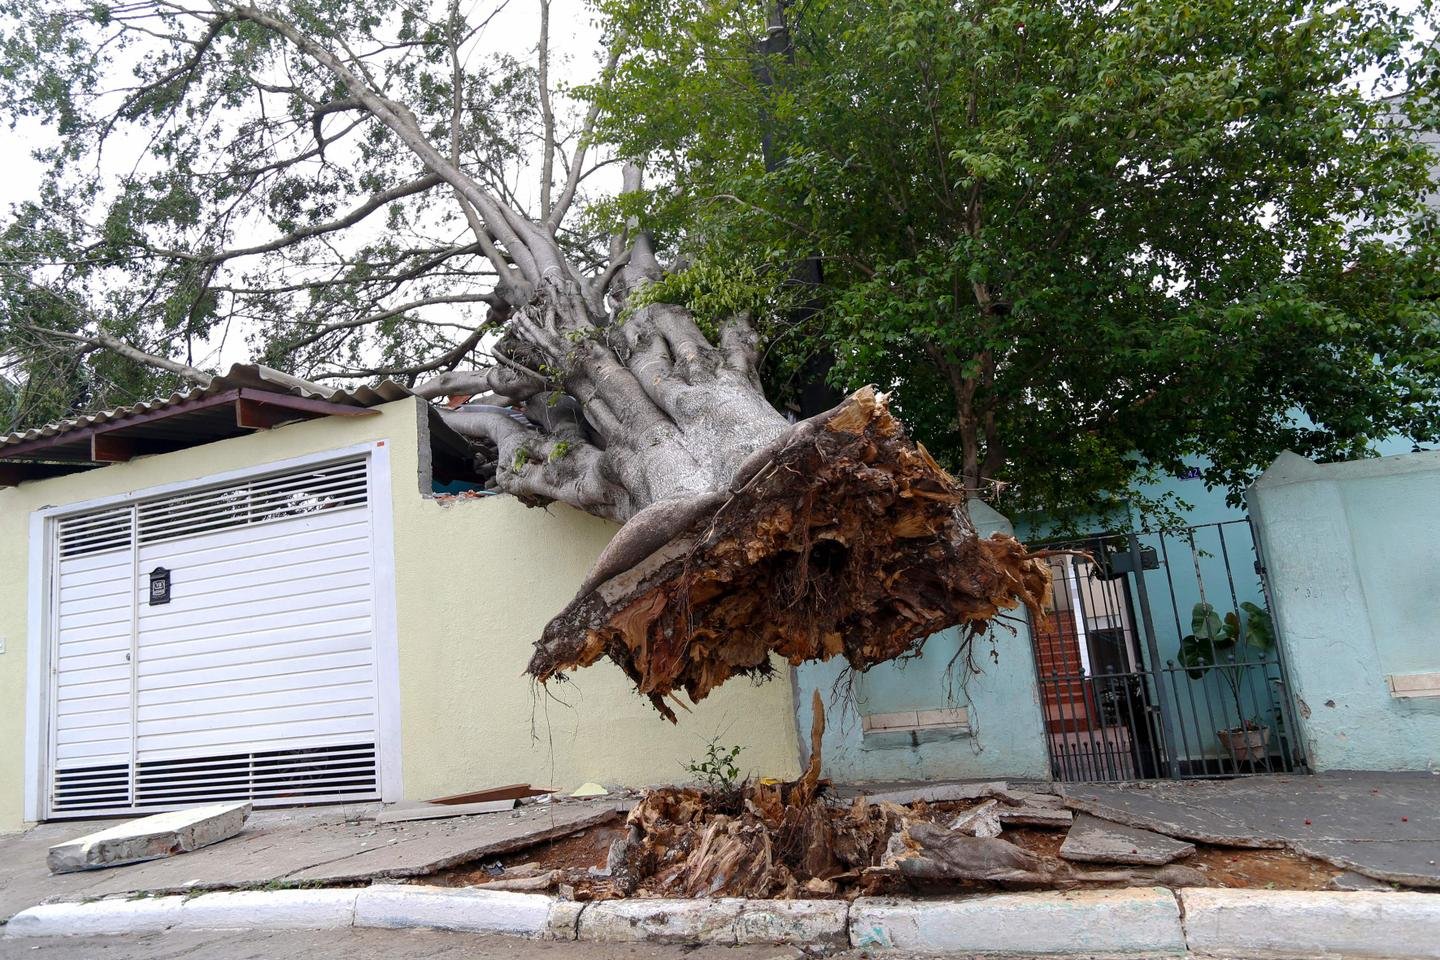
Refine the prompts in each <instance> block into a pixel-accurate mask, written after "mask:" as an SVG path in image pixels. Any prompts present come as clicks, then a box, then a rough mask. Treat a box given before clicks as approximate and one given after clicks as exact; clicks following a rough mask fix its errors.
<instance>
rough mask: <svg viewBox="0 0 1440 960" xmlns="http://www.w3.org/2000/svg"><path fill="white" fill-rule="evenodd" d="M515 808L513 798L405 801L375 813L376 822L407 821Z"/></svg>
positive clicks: (497, 811) (495, 811) (465, 815)
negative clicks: (440, 801) (463, 801)
mask: <svg viewBox="0 0 1440 960" xmlns="http://www.w3.org/2000/svg"><path fill="white" fill-rule="evenodd" d="M514 809H515V801H514V800H482V801H478V802H476V803H447V804H437V803H414V804H411V803H406V804H398V803H397V804H396V805H395V806H393V807H389V808H387V809H385V810H381V811H380V812H379V813H377V814H375V822H376V823H408V822H410V821H413V820H442V819H445V818H447V817H473V816H476V815H478V814H482V813H504V812H505V811H507V810H514Z"/></svg>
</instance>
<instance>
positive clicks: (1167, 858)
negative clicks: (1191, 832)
mask: <svg viewBox="0 0 1440 960" xmlns="http://www.w3.org/2000/svg"><path fill="white" fill-rule="evenodd" d="M1194 852H1195V845H1194V844H1193V843H1186V842H1184V841H1183V840H1174V839H1172V838H1170V837H1166V836H1162V835H1161V834H1158V833H1154V832H1152V831H1150V830H1141V829H1140V828H1138V827H1127V826H1125V825H1123V824H1119V823H1110V822H1109V821H1106V820H1101V819H1098V818H1097V817H1092V816H1090V815H1089V814H1085V813H1082V814H1080V815H1079V816H1078V817H1076V818H1075V823H1074V825H1073V826H1071V827H1070V832H1069V833H1068V834H1066V836H1065V842H1064V843H1062V844H1061V845H1060V856H1061V857H1062V858H1064V859H1066V860H1071V861H1075V862H1077V863H1122V864H1130V865H1135V866H1146V867H1159V866H1163V865H1165V864H1167V863H1171V862H1172V861H1175V860H1178V859H1180V858H1181V857H1188V856H1189V855H1190V854H1192V853H1194Z"/></svg>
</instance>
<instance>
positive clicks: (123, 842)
mask: <svg viewBox="0 0 1440 960" xmlns="http://www.w3.org/2000/svg"><path fill="white" fill-rule="evenodd" d="M250 809H251V808H250V804H248V803H220V804H212V805H210V806H204V807H191V808H189V809H188V810H172V811H170V812H168V813H157V814H155V815H154V816H149V817H141V818H139V819H138V820H126V821H125V822H124V823H121V824H117V825H115V826H112V827H108V828H106V829H104V830H100V831H98V832H96V833H88V834H86V835H85V836H83V837H76V838H75V839H73V840H67V841H65V842H64V843H57V844H55V846H53V847H51V848H50V851H49V853H48V855H47V856H46V858H45V859H46V862H47V864H48V865H49V867H50V872H51V873H74V872H75V871H77V870H101V869H104V868H107V867H118V866H124V865H125V864H130V863H140V862H141V861H144V860H158V859H160V858H161V857H170V856H174V855H175V854H177V853H189V852H191V851H194V850H199V849H200V848H201V847H208V846H209V845H210V844H212V843H219V842H220V841H221V840H228V839H230V838H231V837H233V836H235V834H237V833H239V832H240V828H241V827H243V826H244V825H245V818H246V817H248V816H250Z"/></svg>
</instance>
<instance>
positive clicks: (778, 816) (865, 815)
mask: <svg viewBox="0 0 1440 960" xmlns="http://www.w3.org/2000/svg"><path fill="white" fill-rule="evenodd" d="M813 716H814V721H813V724H812V726H811V737H810V739H811V744H812V746H811V755H810V763H809V765H808V767H807V769H806V771H805V773H804V774H803V775H802V776H801V777H800V779H798V780H795V781H792V782H790V783H766V782H761V781H754V780H752V781H748V782H746V783H744V784H741V785H740V786H738V787H734V788H731V789H728V790H713V789H712V790H709V791H706V790H702V789H700V788H697V787H660V788H657V789H654V790H650V791H647V792H646V794H645V796H644V797H643V798H642V799H641V801H640V802H639V803H638V804H637V805H636V806H635V808H634V809H633V810H632V811H631V812H630V817H629V819H628V821H627V825H628V832H627V834H626V836H625V837H622V838H621V839H619V840H616V841H615V842H614V844H613V845H612V846H611V848H610V855H609V858H608V860H607V864H606V865H607V867H608V874H609V876H608V880H607V881H606V882H607V884H608V888H606V889H595V888H592V890H591V891H590V895H591V896H597V897H628V896H641V897H717V896H726V897H754V898H771V897H774V898H782V899H784V898H793V897H817V896H847V897H849V896H858V895H862V894H866V895H868V894H876V893H884V892H893V891H897V890H908V889H913V888H915V887H917V886H925V885H933V884H937V883H940V884H952V885H953V884H970V885H974V884H983V885H989V886H1000V887H1005V888H1018V889H1027V888H1035V887H1058V888H1071V887H1075V886H1082V885H1087V884H1091V885H1100V884H1132V883H1161V884H1174V885H1181V886H1184V885H1193V884H1195V883H1197V882H1203V879H1204V878H1203V877H1199V876H1198V875H1197V873H1196V871H1193V870H1189V869H1188V868H1184V867H1174V866H1170V867H1165V868H1162V869H1159V870H1143V871H1135V870H1129V871H1124V870H1122V871H1114V870H1109V871H1087V870H1085V869H1082V868H1076V867H1074V866H1072V865H1071V864H1068V863H1066V862H1064V861H1063V860H1060V859H1057V858H1055V857H1047V856H1042V855H1039V854H1037V853H1035V852H1032V851H1029V850H1026V849H1024V848H1023V847H1020V846H1018V845H1016V844H1014V843H1012V842H1010V841H1009V840H1007V839H1004V838H1002V837H997V836H975V835H973V833H971V832H967V831H966V830H965V828H964V826H963V824H964V823H965V822H966V821H967V817H968V815H969V814H972V813H974V812H976V811H978V810H982V809H989V808H992V807H994V806H996V805H997V804H998V805H1001V806H1003V807H1006V808H1014V809H1030V808H1034V809H1044V808H1045V807H1044V804H1045V803H1047V802H1049V801H1051V800H1053V799H1054V798H1053V797H1045V796H1041V795H1038V794H1029V793H1025V792H1023V791H1011V790H1009V789H1008V788H1006V785H1004V784H991V785H984V784H982V785H978V786H977V788H976V790H975V792H974V794H973V795H972V796H971V798H970V800H969V802H978V803H979V806H978V807H973V808H970V809H968V810H965V811H958V812H959V813H960V816H959V818H958V819H957V818H956V812H957V811H955V810H954V809H952V808H951V805H946V806H942V807H938V808H932V807H931V806H930V805H928V804H926V803H925V802H924V801H915V802H914V803H912V804H910V805H909V806H901V805H900V804H897V803H893V802H890V801H885V800H882V801H879V802H875V801H874V800H872V799H869V798H866V797H856V798H855V799H854V800H853V801H851V802H849V803H845V802H840V801H836V800H833V799H831V798H829V797H827V796H826V795H825V790H826V787H827V781H825V780H824V779H822V778H821V776H820V770H821V757H820V747H821V744H822V743H823V739H824V732H825V710H824V707H823V705H822V704H821V702H820V697H819V694H818V693H817V694H816V695H815V700H814V713H813ZM937 821H953V822H952V823H951V825H950V826H948V827H947V826H945V825H944V823H943V822H937ZM997 829H998V828H997Z"/></svg>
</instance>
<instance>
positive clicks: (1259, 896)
mask: <svg viewBox="0 0 1440 960" xmlns="http://www.w3.org/2000/svg"><path fill="white" fill-rule="evenodd" d="M1182 908H1183V919H1182ZM351 926H354V927H382V928H388V929H408V928H417V927H430V928H438V929H444V930H459V931H466V932H472V933H492V934H506V935H510V936H524V937H542V938H546V939H552V940H581V941H590V942H611V943H615V942H625V943H638V942H651V943H706V944H762V943H773V944H794V945H797V946H810V945H821V944H824V945H833V946H841V947H843V946H854V947H858V948H862V949H867V948H868V949H876V948H878V949H899V950H908V951H912V952H917V953H958V954H969V955H972V956H986V955H989V956H999V955H1005V954H1010V955H1014V954H1017V953H1018V954H1029V955H1032V956H1052V957H1063V956H1067V955H1069V956H1094V955H1109V956H1124V955H1131V956H1135V955H1139V956H1148V957H1161V956H1176V955H1180V954H1184V953H1185V952H1186V950H1187V948H1188V949H1189V951H1191V952H1192V953H1193V954H1195V955H1197V956H1220V957H1226V956H1245V957H1286V958H1296V957H1325V958H1336V957H1353V958H1365V960H1369V958H1379V957H1385V958H1394V960H1440V894H1432V893H1368V892H1367V893H1360V892H1344V893H1330V892H1325V893H1313V892H1302V891H1268V890H1215V889H1189V890H1183V891H1181V892H1180V894H1179V901H1178V902H1177V900H1176V896H1175V894H1173V893H1171V892H1170V891H1169V890H1166V889H1163V888H1158V887H1157V888H1131V889H1125V890H1090V891H1072V892H1065V893H1052V892H1044V893H1019V894H998V895H978V896H973V897H965V898H961V899H950V900H910V899H903V898H883V897H881V898H861V899H859V900H856V901H855V902H854V903H853V904H847V903H845V902H844V901H839V900H739V899H716V900H612V901H607V902H601V903H576V902H572V901H567V900H559V899H556V898H553V897H549V896H545V895H542V894H528V893H513V892H508V891H488V890H483V889H471V888H452V887H427V886H420V885H411V884H394V885H391V884H384V885H376V886H373V887H367V888H364V889H325V890H317V889H311V890H274V891H260V890H256V891H241V892H236V893H206V894H200V895H198V896H189V897H182V896H172V897H147V898H136V899H128V900H126V899H116V900H100V901H92V902H89V903H52V904H42V905H41V906H37V907H31V908H30V909H28V910H24V911H21V912H20V913H18V914H16V915H15V916H14V917H12V918H11V919H10V922H9V923H8V924H6V926H5V937H7V938H18V937H62V936H102V935H112V934H125V933H155V932H159V931H163V930H168V929H170V928H174V927H179V928H187V929H194V930H279V929H292V930H293V929H312V930H313V929H339V928H345V927H351Z"/></svg>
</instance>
